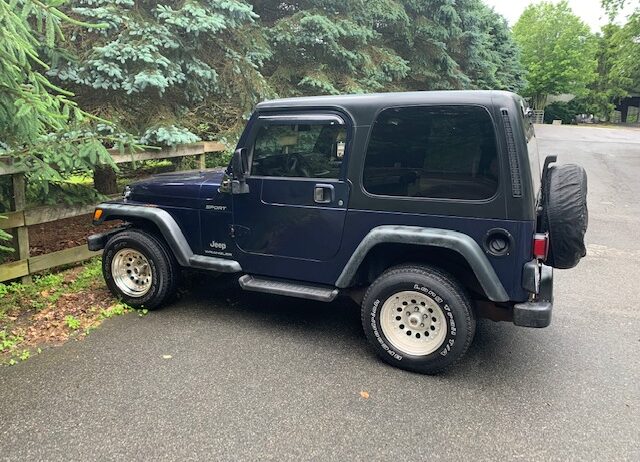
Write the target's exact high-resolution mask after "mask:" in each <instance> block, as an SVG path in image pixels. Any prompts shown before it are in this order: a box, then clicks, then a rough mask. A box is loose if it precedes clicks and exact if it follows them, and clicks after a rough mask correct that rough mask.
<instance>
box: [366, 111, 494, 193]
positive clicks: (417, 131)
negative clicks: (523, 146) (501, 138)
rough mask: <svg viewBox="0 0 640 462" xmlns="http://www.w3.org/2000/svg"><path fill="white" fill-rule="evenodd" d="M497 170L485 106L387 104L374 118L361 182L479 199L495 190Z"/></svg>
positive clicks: (373, 189) (382, 189) (380, 189)
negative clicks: (409, 105)
mask: <svg viewBox="0 0 640 462" xmlns="http://www.w3.org/2000/svg"><path fill="white" fill-rule="evenodd" d="M498 170H499V166H498V154H497V148H496V138H495V133H494V130H493V123H492V121H491V118H490V116H489V114H488V112H487V111H486V110H485V109H484V108H481V107H476V106H412V107H401V108H391V109H386V110H384V111H382V112H381V113H380V115H379V116H378V118H377V119H376V121H375V123H374V125H373V128H372V132H371V137H370V140H369V146H368V148H367V153H366V158H365V166H364V177H363V182H364V188H365V189H366V190H367V191H368V192H369V193H371V194H376V195H385V196H405V197H430V198H445V199H463V200H480V199H488V198H490V197H492V196H493V195H495V193H496V191H497V189H498Z"/></svg>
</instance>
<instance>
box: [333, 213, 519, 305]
mask: <svg viewBox="0 0 640 462" xmlns="http://www.w3.org/2000/svg"><path fill="white" fill-rule="evenodd" d="M383 243H385V244H386V243H396V244H417V245H424V246H430V247H442V248H445V249H450V250H453V251H455V252H458V253H459V254H460V255H462V257H463V258H464V259H465V260H466V261H467V263H469V266H470V267H471V269H472V271H473V273H474V274H475V276H476V278H478V282H480V286H481V287H482V289H483V290H484V292H485V293H486V294H487V297H488V298H489V300H491V301H494V302H508V301H509V295H508V294H507V291H506V290H505V289H504V286H503V285H502V282H500V279H499V278H498V275H497V274H496V272H495V270H494V269H493V266H491V263H489V259H488V258H487V257H486V255H485V254H484V252H483V251H482V249H481V248H480V246H479V245H478V243H477V242H476V241H474V240H473V238H471V237H470V236H468V235H466V234H463V233H459V232H457V231H451V230H447V229H438V228H422V227H419V226H397V225H384V226H378V227H376V228H373V229H372V230H371V231H369V233H368V234H367V235H366V236H365V237H364V239H362V242H360V244H359V245H358V247H357V248H356V250H355V252H354V253H353V255H351V258H350V259H349V261H348V262H347V264H346V266H345V267H344V269H343V270H342V273H341V274H340V276H339V277H338V280H337V281H336V284H335V285H336V286H337V287H339V288H346V287H348V286H349V284H350V283H351V281H352V280H353V278H354V276H355V274H356V271H357V270H358V268H359V267H360V264H361V263H362V262H363V261H364V259H365V257H366V256H367V254H368V253H369V251H370V250H371V249H372V248H373V247H375V246H376V245H378V244H383Z"/></svg>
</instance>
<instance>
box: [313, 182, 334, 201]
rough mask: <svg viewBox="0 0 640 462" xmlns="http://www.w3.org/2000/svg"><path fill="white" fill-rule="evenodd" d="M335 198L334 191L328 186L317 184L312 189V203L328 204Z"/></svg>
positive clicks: (331, 186)
mask: <svg viewBox="0 0 640 462" xmlns="http://www.w3.org/2000/svg"><path fill="white" fill-rule="evenodd" d="M334 197H335V190H334V189H333V185H330V184H317V185H316V186H315V187H314V188H313V201H314V202H315V203H316V204H330V203H331V202H333V199H334Z"/></svg>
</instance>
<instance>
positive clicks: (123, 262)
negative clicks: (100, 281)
mask: <svg viewBox="0 0 640 462" xmlns="http://www.w3.org/2000/svg"><path fill="white" fill-rule="evenodd" d="M102 273H103V275H104V279H105V281H106V283H107V286H108V287H109V289H110V290H111V292H112V293H113V294H114V295H116V296H117V297H119V298H121V299H122V301H124V302H125V303H126V304H128V305H131V306H134V307H144V308H148V309H153V308H156V307H158V306H160V305H161V304H163V303H164V302H166V301H167V300H168V299H169V298H170V297H171V296H172V295H173V294H174V293H175V289H176V285H177V280H178V266H177V263H176V262H175V259H174V258H173V255H171V253H170V251H169V250H168V249H167V248H166V246H165V245H164V243H163V242H162V241H160V240H159V239H158V238H156V237H155V236H152V235H151V234H148V233H145V232H143V231H139V230H127V231H123V232H121V233H118V234H116V235H115V236H113V237H112V238H111V239H109V241H108V242H107V244H106V246H105V249H104V253H103V256H102Z"/></svg>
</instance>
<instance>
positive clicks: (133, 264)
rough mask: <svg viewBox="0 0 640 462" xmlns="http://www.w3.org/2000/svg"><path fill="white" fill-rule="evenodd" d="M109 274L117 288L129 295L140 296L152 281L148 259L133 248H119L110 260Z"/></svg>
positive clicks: (149, 287) (149, 286)
mask: <svg viewBox="0 0 640 462" xmlns="http://www.w3.org/2000/svg"><path fill="white" fill-rule="evenodd" d="M111 275H112V276H113V281H114V282H115V283H116V286H117V287H118V289H120V290H121V291H122V293H124V294H126V295H128V296H130V297H142V296H144V295H145V294H146V293H147V292H149V289H151V283H152V281H153V274H152V273H151V267H150V266H149V261H148V260H147V257H145V256H144V255H143V254H142V253H140V252H138V251H137V250H134V249H120V250H118V251H117V252H116V254H115V255H114V257H113V260H111Z"/></svg>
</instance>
